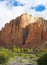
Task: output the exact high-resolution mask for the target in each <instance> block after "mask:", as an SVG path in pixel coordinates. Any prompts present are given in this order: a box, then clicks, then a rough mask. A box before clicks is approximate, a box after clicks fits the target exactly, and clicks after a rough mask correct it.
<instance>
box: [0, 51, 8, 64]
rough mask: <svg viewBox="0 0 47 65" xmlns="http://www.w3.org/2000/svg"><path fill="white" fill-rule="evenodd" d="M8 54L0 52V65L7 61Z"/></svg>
mask: <svg viewBox="0 0 47 65" xmlns="http://www.w3.org/2000/svg"><path fill="white" fill-rule="evenodd" d="M8 58H9V57H8V54H7V53H4V52H2V53H1V52H0V64H5V63H6V62H7V61H8Z"/></svg>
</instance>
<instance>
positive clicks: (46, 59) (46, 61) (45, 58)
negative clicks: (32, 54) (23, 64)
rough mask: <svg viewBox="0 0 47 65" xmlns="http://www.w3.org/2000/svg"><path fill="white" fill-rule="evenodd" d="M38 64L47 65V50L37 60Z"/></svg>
mask: <svg viewBox="0 0 47 65" xmlns="http://www.w3.org/2000/svg"><path fill="white" fill-rule="evenodd" d="M37 62H38V65H47V52H45V53H44V54H42V55H41V56H40V58H39V59H38V60H37Z"/></svg>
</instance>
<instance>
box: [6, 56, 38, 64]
mask: <svg viewBox="0 0 47 65" xmlns="http://www.w3.org/2000/svg"><path fill="white" fill-rule="evenodd" d="M21 59H22V57H17V58H16V59H15V60H14V61H13V62H9V63H7V64H6V65H37V64H36V63H29V62H27V63H26V62H23V63H22V62H20V61H21Z"/></svg>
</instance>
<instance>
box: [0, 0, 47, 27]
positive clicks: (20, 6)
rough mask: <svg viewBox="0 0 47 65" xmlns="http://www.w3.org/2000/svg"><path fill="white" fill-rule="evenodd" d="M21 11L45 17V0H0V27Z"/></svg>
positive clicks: (21, 12) (46, 6) (46, 12)
mask: <svg viewBox="0 0 47 65" xmlns="http://www.w3.org/2000/svg"><path fill="white" fill-rule="evenodd" d="M23 13H28V14H31V15H32V16H36V17H42V18H44V19H47V0H0V28H2V27H3V26H4V24H5V23H7V22H9V21H10V20H11V19H13V18H16V17H18V16H20V15H21V14H23Z"/></svg>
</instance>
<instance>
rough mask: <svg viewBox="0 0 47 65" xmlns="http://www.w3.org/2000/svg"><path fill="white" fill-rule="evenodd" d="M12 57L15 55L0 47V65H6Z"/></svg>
mask: <svg viewBox="0 0 47 65" xmlns="http://www.w3.org/2000/svg"><path fill="white" fill-rule="evenodd" d="M14 56H15V54H14V53H12V50H8V49H6V48H4V47H0V64H6V63H7V62H8V61H9V59H10V58H12V57H14Z"/></svg>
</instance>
